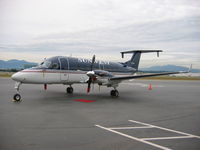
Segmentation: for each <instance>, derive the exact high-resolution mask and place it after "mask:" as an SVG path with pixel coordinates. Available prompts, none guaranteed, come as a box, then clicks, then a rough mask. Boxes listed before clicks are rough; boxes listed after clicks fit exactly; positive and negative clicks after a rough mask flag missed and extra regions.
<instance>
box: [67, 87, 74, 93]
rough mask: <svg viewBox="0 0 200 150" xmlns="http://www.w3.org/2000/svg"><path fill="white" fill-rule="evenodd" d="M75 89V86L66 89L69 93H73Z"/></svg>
mask: <svg viewBox="0 0 200 150" xmlns="http://www.w3.org/2000/svg"><path fill="white" fill-rule="evenodd" d="M73 91H74V89H73V87H71V86H70V87H68V88H67V89H66V92H67V93H68V94H72V93H73Z"/></svg>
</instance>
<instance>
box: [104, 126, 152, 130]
mask: <svg viewBox="0 0 200 150" xmlns="http://www.w3.org/2000/svg"><path fill="white" fill-rule="evenodd" d="M146 128H152V127H150V126H142V127H111V128H108V129H112V130H126V129H146Z"/></svg>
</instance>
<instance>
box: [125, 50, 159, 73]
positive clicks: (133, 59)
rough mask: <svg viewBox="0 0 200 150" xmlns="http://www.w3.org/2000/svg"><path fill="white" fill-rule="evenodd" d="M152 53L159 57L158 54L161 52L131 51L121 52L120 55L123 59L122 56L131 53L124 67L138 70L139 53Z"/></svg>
mask: <svg viewBox="0 0 200 150" xmlns="http://www.w3.org/2000/svg"><path fill="white" fill-rule="evenodd" d="M152 52H157V56H158V57H159V52H162V50H131V51H124V52H121V54H122V58H124V54H128V53H133V55H132V57H131V59H130V60H129V61H127V62H125V63H124V65H126V66H129V67H132V68H135V69H136V70H138V66H139V63H140V56H141V53H152Z"/></svg>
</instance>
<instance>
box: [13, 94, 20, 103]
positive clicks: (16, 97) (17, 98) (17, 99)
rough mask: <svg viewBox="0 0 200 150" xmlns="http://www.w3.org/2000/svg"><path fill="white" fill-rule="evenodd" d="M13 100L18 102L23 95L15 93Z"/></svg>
mask: <svg viewBox="0 0 200 150" xmlns="http://www.w3.org/2000/svg"><path fill="white" fill-rule="evenodd" d="M13 100H14V101H16V102H19V101H20V100H21V95H20V94H15V95H14V96H13Z"/></svg>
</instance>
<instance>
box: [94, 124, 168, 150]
mask: <svg viewBox="0 0 200 150" xmlns="http://www.w3.org/2000/svg"><path fill="white" fill-rule="evenodd" d="M95 126H96V127H99V128H101V129H104V130H107V131H110V132H113V133H116V134H119V135H121V136H124V137H127V138H129V139H132V140H135V141H139V142H142V143H145V144H148V145H152V146H154V147H157V148H160V149H163V150H171V149H169V148H167V147H164V146H161V145H158V144H154V143H151V142H149V141H145V140H142V139H140V138H137V137H133V136H130V135H128V134H124V133H121V132H118V131H115V130H113V129H109V128H106V127H103V126H100V125H95Z"/></svg>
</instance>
